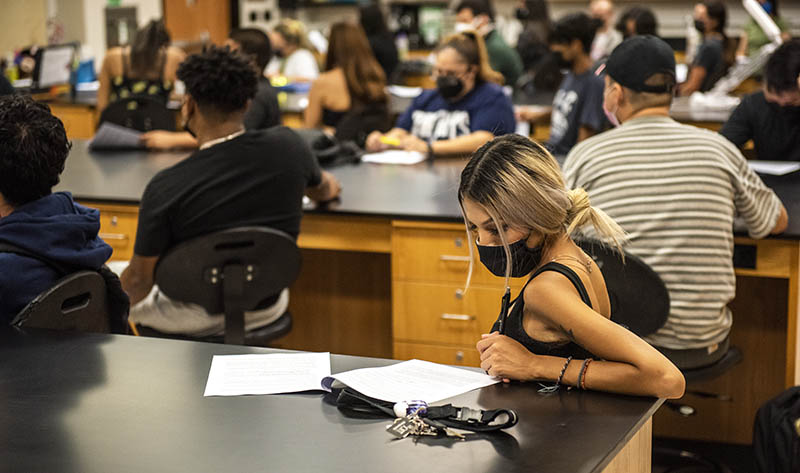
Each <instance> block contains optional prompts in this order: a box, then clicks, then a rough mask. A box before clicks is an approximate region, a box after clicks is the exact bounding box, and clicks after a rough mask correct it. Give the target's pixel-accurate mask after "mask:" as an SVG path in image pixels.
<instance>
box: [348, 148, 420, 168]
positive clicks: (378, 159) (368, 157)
mask: <svg viewBox="0 0 800 473" xmlns="http://www.w3.org/2000/svg"><path fill="white" fill-rule="evenodd" d="M361 161H363V162H365V163H376V164H417V163H421V162H422V161H425V155H424V154H422V153H420V152H417V151H404V150H401V149H389V150H386V151H381V152H380V153H367V154H365V155H364V156H362V157H361Z"/></svg>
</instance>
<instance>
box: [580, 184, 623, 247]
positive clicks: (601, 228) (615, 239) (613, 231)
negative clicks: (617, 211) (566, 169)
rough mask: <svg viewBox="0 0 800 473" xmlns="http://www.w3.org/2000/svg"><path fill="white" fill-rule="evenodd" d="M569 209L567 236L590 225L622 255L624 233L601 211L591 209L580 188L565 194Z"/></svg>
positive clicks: (587, 198)
mask: <svg viewBox="0 0 800 473" xmlns="http://www.w3.org/2000/svg"><path fill="white" fill-rule="evenodd" d="M567 196H568V197H569V201H570V207H569V209H568V210H567V220H566V224H567V235H572V234H573V233H574V232H576V231H577V230H580V229H581V228H582V227H585V226H586V225H589V224H591V225H592V226H593V227H594V229H595V230H596V231H597V233H598V235H599V236H600V237H601V239H603V240H605V241H607V242H609V243H611V244H613V246H614V247H615V248H616V249H617V250H618V251H619V252H620V253H622V244H623V243H624V242H625V239H626V235H625V231H624V230H623V229H622V227H620V226H619V225H617V223H616V222H615V221H614V220H613V219H612V218H611V217H609V216H608V214H606V213H605V212H603V211H602V210H600V209H598V208H595V207H592V204H591V202H590V201H589V194H588V193H586V191H585V190H584V189H582V188H577V189H572V190H570V191H568V192H567Z"/></svg>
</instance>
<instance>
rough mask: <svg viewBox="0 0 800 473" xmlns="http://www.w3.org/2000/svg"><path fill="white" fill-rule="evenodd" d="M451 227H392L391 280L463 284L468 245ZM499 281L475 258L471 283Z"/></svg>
mask: <svg viewBox="0 0 800 473" xmlns="http://www.w3.org/2000/svg"><path fill="white" fill-rule="evenodd" d="M450 227H452V228H454V229H452V230H449V229H439V228H435V227H432V228H397V227H396V228H395V229H394V233H393V235H392V275H393V278H392V279H393V280H395V281H430V282H448V283H458V284H462V285H463V284H464V283H465V282H466V280H467V272H468V270H469V248H468V247H467V245H468V244H469V243H468V241H467V237H466V235H465V233H464V230H463V227H462V229H461V230H456V229H455V228H458V226H455V225H450ZM502 281H503V280H502V278H498V277H496V276H494V275H493V274H492V273H490V272H489V271H488V270H487V269H486V268H485V267H484V266H483V265H482V264H481V262H480V260H479V259H478V252H477V250H475V269H474V272H473V274H472V283H471V284H478V285H480V284H484V285H491V286H499V285H501V284H502Z"/></svg>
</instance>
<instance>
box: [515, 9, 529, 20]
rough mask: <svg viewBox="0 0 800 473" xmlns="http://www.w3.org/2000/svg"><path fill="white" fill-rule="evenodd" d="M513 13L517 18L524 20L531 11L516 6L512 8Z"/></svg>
mask: <svg viewBox="0 0 800 473" xmlns="http://www.w3.org/2000/svg"><path fill="white" fill-rule="evenodd" d="M514 15H515V16H516V17H517V20H520V21H525V20H527V19H528V18H529V17H530V16H531V12H530V10H528V9H527V8H520V7H517V9H516V10H514Z"/></svg>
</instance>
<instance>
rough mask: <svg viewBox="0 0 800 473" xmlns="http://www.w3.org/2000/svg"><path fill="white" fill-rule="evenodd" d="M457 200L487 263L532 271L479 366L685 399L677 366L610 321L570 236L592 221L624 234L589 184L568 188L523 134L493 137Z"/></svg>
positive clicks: (503, 373) (507, 271)
mask: <svg viewBox="0 0 800 473" xmlns="http://www.w3.org/2000/svg"><path fill="white" fill-rule="evenodd" d="M458 197H459V201H460V203H461V208H462V210H463V212H464V218H465V224H466V225H467V229H468V232H467V233H468V235H474V240H475V244H476V245H477V248H478V254H479V255H480V261H481V263H483V264H484V265H485V266H486V268H487V269H488V270H489V271H491V272H492V273H493V274H494V275H496V276H499V277H503V276H505V277H506V281H507V280H508V277H509V276H511V277H523V276H528V275H530V278H529V279H528V282H527V283H526V284H525V286H524V287H523V289H522V292H521V294H520V296H519V297H517V299H516V300H515V301H513V306H512V307H511V309H510V311H509V314H508V316H507V318H506V320H505V334H501V333H499V332H498V331H497V330H498V326H499V324H498V323H495V326H494V327H493V328H492V333H490V334H487V335H484V336H483V338H482V340H481V341H479V342H478V344H477V348H478V351H479V352H480V355H481V368H483V369H484V370H486V371H487V372H488V373H489V374H490V375H492V376H498V377H501V378H504V380H511V379H514V380H520V381H543V380H547V381H554V382H556V384H557V385H569V386H576V387H578V388H580V389H595V390H600V391H610V392H618V393H625V394H635V395H643V396H654V397H666V398H678V397H681V396H682V395H683V390H684V384H685V383H684V379H683V375H682V374H681V372H680V371H678V369H677V368H676V367H675V366H674V365H673V364H672V363H670V361H669V360H668V359H667V358H665V357H664V356H663V355H662V354H660V353H659V352H658V351H657V350H655V349H654V348H653V347H651V346H650V345H648V344H647V342H645V341H644V340H642V339H641V338H639V337H638V336H636V335H635V334H634V333H633V332H631V331H629V330H628V329H626V328H624V327H622V326H621V325H618V324H616V323H614V322H612V321H611V320H610V318H611V302H610V301H609V296H608V291H607V290H606V286H605V282H604V280H603V274H602V272H601V270H600V268H599V267H598V266H597V264H595V262H594V261H593V260H592V258H591V257H589V256H588V255H587V254H586V253H584V252H583V250H581V249H580V247H578V246H577V245H576V244H575V242H574V241H573V240H572V238H571V235H572V233H573V232H574V231H577V230H579V229H580V228H582V227H584V226H587V225H589V224H590V223H591V224H592V225H593V226H594V227H595V228H596V229H597V230H598V232H600V233H601V234H602V235H603V236H604V237H606V238H607V239H608V240H611V241H613V242H614V243H615V245H616V246H617V247H619V245H620V242H621V240H622V239H623V233H622V230H621V229H620V228H619V226H617V224H616V223H614V221H613V220H611V219H610V218H608V216H607V215H606V214H604V213H603V212H602V211H599V210H597V209H595V208H593V207H592V206H591V205H590V203H589V198H588V196H587V195H586V192H585V191H584V190H583V189H575V190H568V189H567V188H566V187H565V185H564V180H563V178H562V177H561V171H560V170H559V168H558V163H557V162H556V160H555V159H554V158H553V157H552V156H551V155H550V153H548V152H547V150H545V149H544V147H542V146H541V145H540V144H538V143H535V142H533V141H531V140H529V139H528V138H525V137H522V136H518V135H507V136H501V137H499V138H497V139H495V140H492V141H490V142H489V143H487V144H485V145H484V146H482V147H481V148H480V149H479V150H478V151H477V152H475V154H474V155H473V157H472V159H470V161H469V163H468V164H467V166H466V167H465V168H464V170H463V171H462V173H461V183H460V185H459V189H458ZM470 239H472V237H470ZM470 252H472V242H470ZM507 255H508V256H507ZM509 257H510V261H508V258H509ZM471 272H472V267H470V275H471ZM467 281H468V282H469V279H467ZM498 322H499V321H498Z"/></svg>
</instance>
